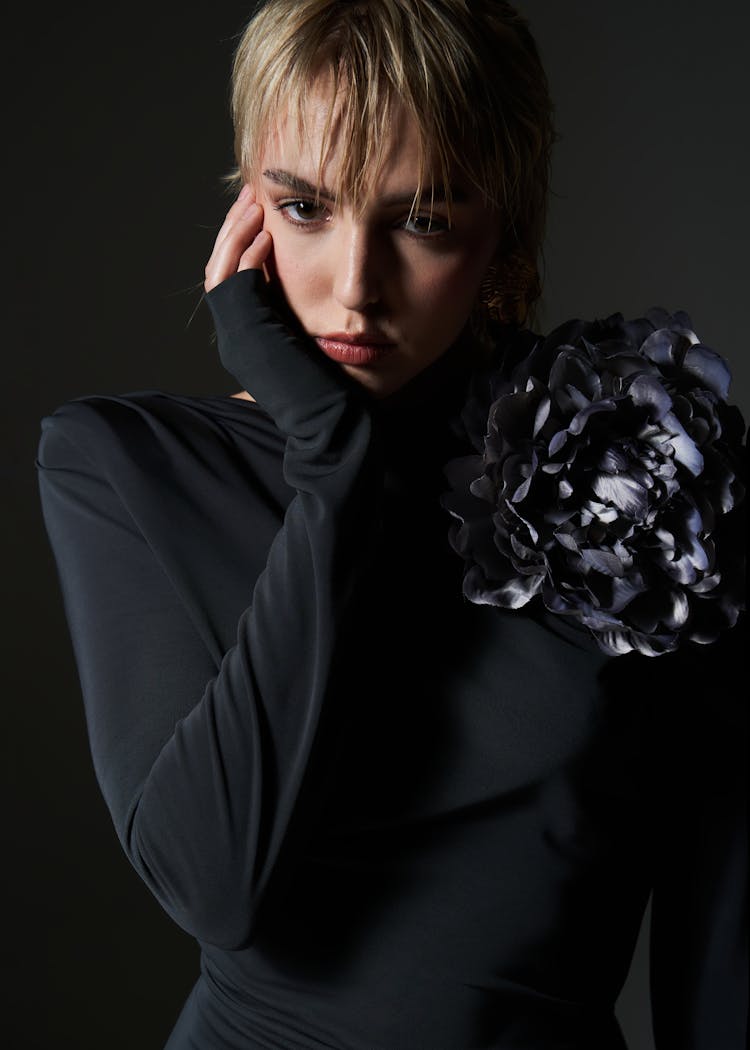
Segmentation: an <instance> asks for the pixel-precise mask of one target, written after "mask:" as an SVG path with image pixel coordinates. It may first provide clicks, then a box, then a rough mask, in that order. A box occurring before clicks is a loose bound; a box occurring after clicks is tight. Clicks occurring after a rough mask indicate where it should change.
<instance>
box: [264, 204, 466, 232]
mask: <svg viewBox="0 0 750 1050" xmlns="http://www.w3.org/2000/svg"><path fill="white" fill-rule="evenodd" d="M300 205H308V206H310V207H312V208H315V207H318V208H322V207H324V205H322V204H318V205H316V204H315V201H313V200H305V199H304V198H302V197H298V198H296V199H295V200H290V201H280V202H279V203H278V204H274V205H273V210H274V211H278V212H281V214H282V215H283V217H284V219H285V220H286V222H288V223H290V224H291V225H292V226H296V227H297V228H298V229H299V230H301V231H302V232H304V233H308V232H310V233H311V232H312V231H313V230H314V229H316V228H317V226H318V225H319V224H320V222H321V221H322V222H326V221H327V220H325V219H323V220H301V219H293V218H291V216H290V214H289V209H290V208H297V207H299V206H300ZM419 220H422V221H425V222H428V223H430V224H431V225H432V226H435V225H437V224H440V223H444V225H443V228H442V229H437V230H430V231H429V232H428V231H425V232H424V233H415V232H414V230H408V229H407V228H406V224H405V223H404V225H403V226H402V227H401V230H402V232H403V233H405V234H406V236H407V237H413V238H414V239H415V240H419V241H426V240H430V241H434V240H437V239H438V238H440V237H443V236H445V234H447V233H449V232H450V227H449V226H448V224H447V222H446V221H445V220H443V219H440V218H436V217H434V216H433V218H432V219H430V217H429V215H412V217H411V221H412V222H416V221H419Z"/></svg>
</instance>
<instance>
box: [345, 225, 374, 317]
mask: <svg viewBox="0 0 750 1050" xmlns="http://www.w3.org/2000/svg"><path fill="white" fill-rule="evenodd" d="M335 250H336V255H337V259H336V264H335V272H334V281H333V294H334V297H335V299H336V300H337V301H338V302H339V303H341V305H342V306H344V307H345V308H346V309H347V310H357V311H362V310H364V309H365V308H366V307H367V306H370V305H372V303H375V302H377V301H378V299H379V298H380V296H381V293H382V288H381V283H382V281H381V260H380V258H379V253H378V250H377V245H376V243H375V238H374V237H373V234H372V231H368V229H367V227H366V226H365V225H364V224H363V223H360V222H357V221H356V220H352V221H350V222H349V223H348V224H347V225H346V226H344V227H342V228H341V229H340V241H339V243H338V244H337V245H336V249H335Z"/></svg>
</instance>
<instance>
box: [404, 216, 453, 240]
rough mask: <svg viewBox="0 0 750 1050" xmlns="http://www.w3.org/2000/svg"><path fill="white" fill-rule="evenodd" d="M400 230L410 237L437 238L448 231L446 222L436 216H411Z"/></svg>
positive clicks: (448, 227)
mask: <svg viewBox="0 0 750 1050" xmlns="http://www.w3.org/2000/svg"><path fill="white" fill-rule="evenodd" d="M402 229H403V230H404V232H405V233H408V234H410V236H412V237H439V236H440V235H441V234H443V233H447V232H448V230H449V229H450V226H449V224H448V222H447V221H446V220H445V219H441V218H440V217H439V216H437V215H412V217H411V218H410V219H407V220H406V222H405V223H404V224H403V226H402Z"/></svg>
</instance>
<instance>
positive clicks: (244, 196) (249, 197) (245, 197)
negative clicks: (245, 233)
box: [214, 182, 256, 244]
mask: <svg viewBox="0 0 750 1050" xmlns="http://www.w3.org/2000/svg"><path fill="white" fill-rule="evenodd" d="M255 202H256V201H255V190H254V189H253V187H252V186H250V185H249V183H247V182H246V183H245V185H244V186H243V187H242V189H241V190H240V193H239V196H238V197H237V200H236V201H235V202H234V204H233V205H232V206H231V208H230V209H229V211H228V212H227V214H226V217H225V219H224V222H223V224H222V226H221V228H220V229H219V232H218V233H217V235H216V241H215V242H214V243H215V244H219V243H220V242H221V241H223V240H224V238H225V237H226V235H227V233H229V231H230V230H231V229H232V226H233V225H234V223H235V222H236V220H237V218H238V217H239V216H241V215H243V214H244V213H245V212H246V211H247V210H248V209H249V208H250V207H252V205H253V204H255Z"/></svg>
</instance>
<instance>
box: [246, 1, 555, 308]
mask: <svg viewBox="0 0 750 1050" xmlns="http://www.w3.org/2000/svg"><path fill="white" fill-rule="evenodd" d="M321 76H327V77H330V78H331V84H332V88H333V90H332V92H331V96H330V108H329V112H328V117H327V122H326V125H325V129H326V130H325V134H324V136H323V143H322V146H321V152H320V156H319V158H318V164H319V167H318V180H317V181H318V184H320V183H321V181H322V170H323V167H324V164H325V159H326V155H327V151H328V149H329V148H330V146H331V142H330V138H331V137H332V136H333V135H334V129H335V136H336V137H337V139H340V141H341V142H342V144H343V147H344V148H343V150H342V157H343V161H342V163H341V165H340V166H339V169H338V172H337V178H336V184H335V185H334V186H333V187H332V189H333V190H334V193H335V195H336V197H337V198H340V197H342V196H343V197H347V198H348V199H349V200H350V201H351V202H352V206H353V207H354V208H355V209H357V208H361V207H363V206H364V205H365V203H366V199H367V192H368V186H369V184H370V177H371V175H372V173H373V172H376V171H377V170H378V168H379V166H380V164H381V163H382V162H383V160H384V159H385V150H386V149H387V147H388V144H389V134H390V132H391V129H392V126H393V120H394V117H395V115H396V113H397V111H405V113H406V116H407V117H408V118H411V119H412V120H413V121H414V123H415V125H416V127H417V130H418V137H419V142H420V167H419V176H418V188H417V194H416V196H415V199H414V205H415V206H416V205H417V204H418V202H419V200H420V197H421V195H422V191H423V189H424V186H423V183H424V180H425V172H426V171H427V170H428V167H429V166H430V165H432V166H433V167H432V170H433V171H434V172H435V173H436V175H437V178H439V179H440V180H442V183H443V186H442V188H443V190H444V193H445V195H446V198H447V203H448V207H449V208H450V203H451V196H450V184H451V174H455V173H456V172H457V173H459V175H460V176H462V177H463V178H464V179H466V180H468V181H469V182H470V183H472V184H473V185H474V186H475V187H476V188H477V189H478V190H479V191H480V193H481V195H482V198H483V200H484V203H485V204H486V206H488V207H489V208H491V209H497V210H498V211H499V212H500V214H501V216H502V219H503V236H502V239H501V249H500V255H499V258H498V260H497V267H496V270H495V272H496V274H497V280H498V281H499V282H500V295H499V296H498V294H497V289H495V290H494V299H495V308H496V310H497V304H498V303H501V302H502V301H503V300H505V303H506V310H505V313H506V314H507V316H504V317H503V316H502V314H503V310H502V308H500V309H499V315H500V317H501V319H502V320H511V321H516V322H521V321H523V320H524V319H525V317H526V315H527V313H528V311H529V308H530V307H531V305H532V304H533V302H534V301H535V299H536V298H537V297H538V296H539V294H540V290H541V289H540V280H539V269H538V266H539V259H540V256H541V243H542V237H543V233H544V223H545V217H546V208H547V195H548V184H549V162H550V152H551V146H552V141H553V138H554V133H553V127H552V105H551V102H550V98H549V92H548V87H547V80H546V76H545V73H544V70H543V68H542V65H541V62H540V59H539V55H538V51H537V48H536V44H535V42H534V39H533V37H532V36H531V33H530V31H529V28H528V23H527V21H526V20H525V19H524V18H522V17H521V16H520V15H519V14H518V13H517V12H516V11H515V10H514V9H513V8H512V7H511V6H510V4H507V3H504V2H500V0H473V2H472V0H266V2H265V3H264V4H262V5H261V6H260V7H259V8H258V9H257V10H256V12H255V14H254V15H253V17H252V18H251V20H250V22H249V24H248V25H247V27H246V28H245V30H244V32H243V33H242V36H241V38H240V41H239V44H238V46H237V49H236V52H235V56H234V64H233V70H232V98H231V106H232V117H233V121H234V129H235V158H236V162H237V168H236V169H235V170H234V171H233V172H232V173H231V174H230V175H229V176H228V180H227V181H228V182H229V183H230V186H231V187H232V189H237V188H238V186H239V184H240V183H242V182H247V181H249V182H253V181H256V180H257V176H258V175H259V166H260V160H261V154H262V151H263V149H264V146H265V143H266V141H267V138H268V136H269V134H271V132H272V129H273V127H274V124H275V122H276V121H277V120H278V118H279V114H280V113H285V114H287V113H288V114H290V115H292V114H296V117H297V122H298V128H299V129H300V133H301V134H303V135H304V134H305V132H306V121H305V115H306V108H307V102H308V99H309V97H310V92H311V90H312V88H313V87H314V85H315V84H316V82H318V81H319V78H320V77H321ZM402 107H403V110H402ZM432 189H433V190H434V184H433V186H432ZM503 287H506V288H507V292H508V294H507V296H503V294H502V289H503Z"/></svg>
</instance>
